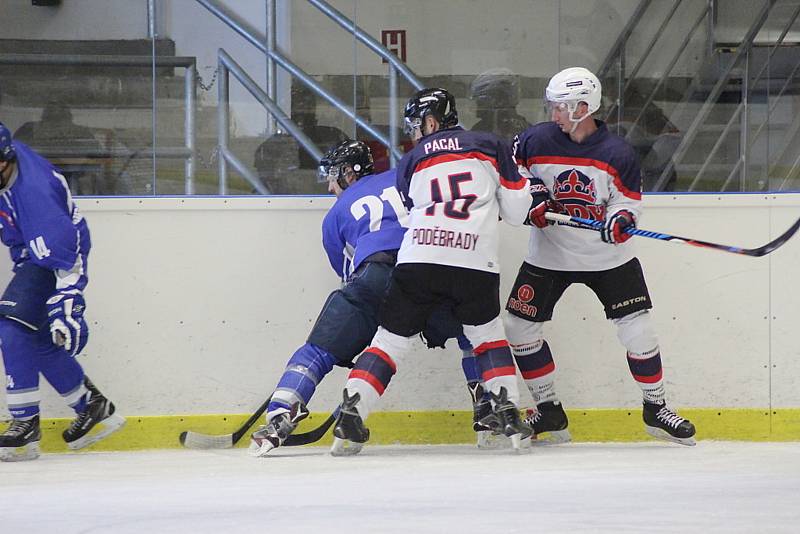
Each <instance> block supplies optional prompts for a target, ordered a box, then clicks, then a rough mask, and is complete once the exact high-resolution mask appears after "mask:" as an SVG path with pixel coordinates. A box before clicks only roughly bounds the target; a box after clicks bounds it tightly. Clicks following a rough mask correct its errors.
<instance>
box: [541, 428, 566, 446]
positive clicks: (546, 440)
mask: <svg viewBox="0 0 800 534" xmlns="http://www.w3.org/2000/svg"><path fill="white" fill-rule="evenodd" d="M532 439H533V441H534V442H536V443H537V444H538V445H556V444H558V443H569V442H570V441H572V434H570V433H569V430H551V431H550V432H542V433H541V434H537V435H536V436H534V437H533V438H532Z"/></svg>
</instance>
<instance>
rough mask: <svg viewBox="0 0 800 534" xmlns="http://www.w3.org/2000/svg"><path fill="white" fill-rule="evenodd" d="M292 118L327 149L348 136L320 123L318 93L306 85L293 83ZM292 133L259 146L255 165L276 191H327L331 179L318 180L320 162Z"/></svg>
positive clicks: (274, 137) (276, 135) (272, 138)
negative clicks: (318, 120) (320, 181)
mask: <svg viewBox="0 0 800 534" xmlns="http://www.w3.org/2000/svg"><path fill="white" fill-rule="evenodd" d="M291 109H292V110H291V118H292V120H293V121H294V122H295V123H296V124H297V126H298V127H299V128H300V129H301V130H302V131H303V133H305V134H306V135H307V136H308V137H309V138H310V139H311V140H312V141H313V142H314V144H316V145H317V147H319V148H320V150H322V151H323V152H324V151H325V150H327V149H328V148H329V147H331V146H334V145H336V144H338V143H340V142H342V141H344V140H345V139H347V138H348V137H347V135H345V133H344V132H342V131H341V130H339V129H338V128H334V127H332V126H321V125H319V124H317V97H316V95H315V94H314V93H313V92H312V91H311V90H310V89H307V88H306V87H305V86H302V85H299V84H293V85H292V108H291ZM318 163H319V162H317V161H314V158H312V157H311V156H310V155H309V154H308V153H307V152H306V151H305V150H304V149H303V147H302V146H301V145H300V144H299V143H298V142H297V140H295V139H294V138H293V137H292V136H291V135H288V134H285V133H277V134H274V135H272V136H270V137H269V138H268V139H267V140H266V141H264V142H263V143H261V145H259V147H258V148H257V149H256V154H255V161H254V166H255V168H256V172H257V173H258V176H259V178H260V179H261V181H262V182H264V185H266V186H267V188H268V189H269V190H270V192H271V193H272V194H276V195H291V194H295V195H297V194H321V195H322V194H327V192H328V185H327V183H319V182H318V181H317V165H318Z"/></svg>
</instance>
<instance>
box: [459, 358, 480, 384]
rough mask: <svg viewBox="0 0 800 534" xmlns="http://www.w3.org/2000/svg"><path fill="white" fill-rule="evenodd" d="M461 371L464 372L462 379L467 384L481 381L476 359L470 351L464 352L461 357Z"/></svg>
mask: <svg viewBox="0 0 800 534" xmlns="http://www.w3.org/2000/svg"><path fill="white" fill-rule="evenodd" d="M461 369H463V371H464V378H465V379H466V380H467V384H472V383H474V382H480V381H481V371H480V368H479V367H478V358H476V357H475V355H474V354H473V353H472V351H471V350H469V351H466V350H465V351H464V353H463V356H462V357H461Z"/></svg>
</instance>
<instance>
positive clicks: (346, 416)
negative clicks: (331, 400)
mask: <svg viewBox="0 0 800 534" xmlns="http://www.w3.org/2000/svg"><path fill="white" fill-rule="evenodd" d="M343 394H344V400H343V401H342V405H341V406H340V407H339V416H338V417H337V418H336V426H335V427H333V446H332V447H331V455H332V456H353V455H354V454H358V453H359V452H360V451H361V449H362V447H363V446H364V443H366V442H367V440H369V429H368V428H367V427H365V426H364V421H363V420H362V419H361V416H360V415H359V414H358V409H357V408H356V404H357V403H358V401H359V400H361V395H359V394H358V393H353V396H352V397H350V396H348V395H347V390H346V389H345V390H344V392H343Z"/></svg>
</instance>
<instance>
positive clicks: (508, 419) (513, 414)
mask: <svg viewBox="0 0 800 534" xmlns="http://www.w3.org/2000/svg"><path fill="white" fill-rule="evenodd" d="M492 401H493V402H494V414H495V416H496V417H497V426H496V427H495V429H494V430H495V431H496V432H498V433H499V434H503V435H505V436H508V437H509V438H511V446H512V447H513V448H514V450H517V451H519V450H520V447H521V442H522V440H523V439H527V438H529V437H530V436H531V429H530V427H529V426H528V425H526V424H524V423H523V422H522V421H521V420H520V416H519V409H518V408H517V407H516V406H515V405H514V403H513V402H511V401H510V400H508V391H507V390H506V388H504V387H501V388H500V394H499V395H495V394H494V393H492ZM527 443H528V444H530V440H528V441H527Z"/></svg>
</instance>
